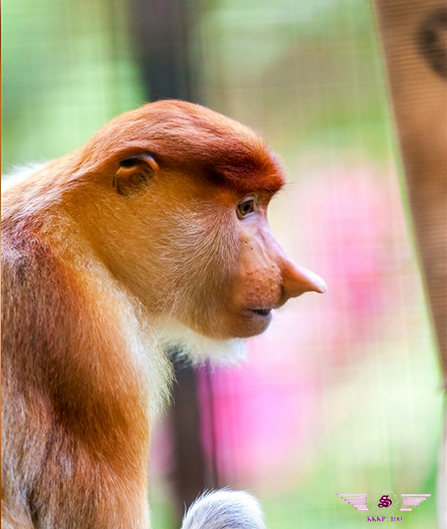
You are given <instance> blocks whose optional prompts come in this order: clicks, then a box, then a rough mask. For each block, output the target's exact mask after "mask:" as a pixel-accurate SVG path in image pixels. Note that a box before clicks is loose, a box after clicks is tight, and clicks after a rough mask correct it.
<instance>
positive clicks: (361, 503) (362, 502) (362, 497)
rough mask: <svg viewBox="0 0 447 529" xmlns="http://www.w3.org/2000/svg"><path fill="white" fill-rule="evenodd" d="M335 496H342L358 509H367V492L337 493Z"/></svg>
mask: <svg viewBox="0 0 447 529" xmlns="http://www.w3.org/2000/svg"><path fill="white" fill-rule="evenodd" d="M337 496H340V497H341V498H343V499H344V500H345V501H347V502H348V503H349V505H352V506H353V507H355V508H356V509H357V510H358V511H369V509H368V506H367V505H366V499H367V497H368V494H337Z"/></svg>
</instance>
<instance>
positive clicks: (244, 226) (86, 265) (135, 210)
mask: <svg viewBox="0 0 447 529" xmlns="http://www.w3.org/2000/svg"><path fill="white" fill-rule="evenodd" d="M137 155H138V156H140V158H138V159H137V162H134V161H131V162H130V163H129V162H128V163H127V164H126V163H125V161H126V159H128V158H129V157H130V156H133V157H135V156H137ZM283 182H284V180H283V176H282V173H281V170H280V168H279V166H278V163H277V161H276V159H275V158H274V156H273V155H272V154H271V153H270V152H269V150H268V148H267V147H266V146H265V144H264V143H263V142H262V140H260V138H259V137H258V136H256V135H255V134H254V133H253V132H252V131H251V130H250V129H247V128H246V127H243V126H242V125H240V124H238V123H236V122H234V121H232V120H230V119H228V118H225V117H223V116H221V115H219V114H216V113H214V112H212V111H210V110H208V109H205V108H203V107H199V106H196V105H191V104H189V103H183V102H173V101H164V102H159V103H153V104H150V105H146V106H144V107H142V108H141V109H138V110H135V111H132V112H128V113H126V114H123V115H122V116H118V117H117V118H115V119H114V120H112V121H111V122H110V123H109V124H107V125H106V126H105V127H104V128H103V129H101V130H100V131H99V132H98V133H97V134H96V135H95V136H94V137H93V138H92V139H91V140H90V141H89V142H88V143H87V144H86V146H84V147H82V148H80V149H78V150H77V151H75V152H74V153H71V154H69V155H67V156H65V157H63V158H60V159H57V160H54V161H52V162H49V163H48V164H46V165H44V166H43V167H42V168H40V169H38V170H35V171H31V173H30V175H28V177H27V178H26V179H25V180H23V181H22V182H20V183H17V184H16V185H15V186H13V187H11V188H10V189H9V190H7V191H6V192H5V194H4V201H3V213H2V228H3V237H2V292H3V312H2V329H3V337H2V351H3V355H2V377H3V384H2V527H4V529H7V528H14V529H28V528H33V527H34V528H35V527H39V528H42V529H43V528H45V529H56V528H57V529H64V528H67V529H68V528H70V529H87V528H92V529H93V528H94V529H120V528H123V529H124V528H129V529H130V528H132V529H137V528H138V529H143V528H147V527H148V526H149V520H148V512H147V506H146V490H147V486H146V461H147V454H148V449H149V419H150V417H151V416H152V415H153V411H154V408H156V407H157V406H158V405H159V403H160V402H161V401H163V399H164V398H165V396H166V392H167V389H168V387H169V377H170V367H169V365H168V361H167V359H166V358H165V357H164V356H163V354H162V348H161V341H162V339H166V334H163V332H165V331H164V330H163V329H165V328H166V329H168V330H169V329H170V328H171V327H172V326H174V327H175V326H176V325H177V324H178V325H180V328H181V329H184V330H185V332H186V333H191V332H194V333H195V335H197V336H198V337H199V338H198V339H199V341H200V340H202V339H206V338H204V337H206V336H208V337H209V338H213V339H215V343H217V344H218V346H219V347H220V346H221V344H222V343H226V342H224V340H232V339H234V338H237V337H244V336H250V335H253V334H257V333H259V332H262V331H263V330H264V329H265V328H266V327H267V325H268V323H269V318H270V316H268V315H267V316H266V315H261V314H259V313H258V312H256V311H259V309H264V310H270V309H271V308H276V307H278V306H280V305H282V304H283V303H285V301H286V300H287V299H288V298H289V297H292V296H296V295H299V294H301V293H302V292H304V291H307V290H317V291H321V290H324V287H323V286H322V283H321V282H319V280H318V279H315V277H314V276H311V275H309V274H308V273H307V272H305V271H304V270H303V269H301V268H299V267H297V266H296V265H295V264H294V263H292V262H291V261H290V260H289V259H288V258H287V256H286V255H285V254H284V252H283V251H282V250H281V248H280V247H279V245H278V244H277V243H276V241H275V240H274V238H273V236H272V235H271V234H270V232H269V230H268V225H267V220H266V208H267V205H268V202H269V200H270V198H271V196H272V195H273V194H274V193H275V192H276V191H278V189H280V188H281V186H282V185H283ZM247 194H249V195H250V196H251V195H252V196H253V197H255V202H254V203H255V204H256V210H255V211H254V212H253V214H250V215H248V216H247V218H243V219H238V217H237V216H236V213H235V211H236V208H237V205H238V203H239V202H240V201H241V200H242V199H244V197H245V196H246V195H247ZM173 322H174V323H173ZM169 332H171V331H168V334H169ZM160 336H163V338H160ZM168 338H169V337H168ZM175 340H178V336H176V337H175ZM209 343H211V341H210V342H209ZM213 343H214V342H213Z"/></svg>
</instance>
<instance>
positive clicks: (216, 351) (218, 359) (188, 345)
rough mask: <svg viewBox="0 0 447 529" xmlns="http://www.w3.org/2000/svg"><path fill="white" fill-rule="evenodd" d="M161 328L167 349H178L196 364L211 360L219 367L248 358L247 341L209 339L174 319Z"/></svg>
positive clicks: (166, 321) (163, 324)
mask: <svg viewBox="0 0 447 529" xmlns="http://www.w3.org/2000/svg"><path fill="white" fill-rule="evenodd" d="M160 327H161V330H160V331H159V335H160V339H161V341H162V343H164V344H165V346H167V347H173V348H176V347H178V348H179V349H180V350H181V351H182V353H184V354H185V357H186V358H187V359H189V360H191V361H192V362H193V363H194V364H201V363H203V362H205V360H211V362H212V363H213V364H217V365H233V364H238V363H240V362H241V361H243V360H245V359H246V358H247V347H246V345H245V341H244V340H242V339H240V338H233V339H231V340H215V339H213V338H207V337H206V336H203V335H201V334H199V333H197V332H195V331H193V330H192V329H190V328H189V327H186V326H185V325H183V324H182V323H180V322H179V321H177V320H174V319H170V320H165V321H164V322H163V323H162V325H160Z"/></svg>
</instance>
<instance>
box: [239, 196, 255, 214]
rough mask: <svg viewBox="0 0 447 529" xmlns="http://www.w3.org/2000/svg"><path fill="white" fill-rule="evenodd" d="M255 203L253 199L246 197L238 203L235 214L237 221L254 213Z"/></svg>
mask: <svg viewBox="0 0 447 529" xmlns="http://www.w3.org/2000/svg"><path fill="white" fill-rule="evenodd" d="M255 207H256V203H255V199H254V198H253V197H246V198H244V199H243V200H241V201H240V202H239V204H238V205H237V207H236V213H237V216H238V218H239V219H243V218H245V217H247V216H248V215H250V214H251V213H253V212H254V211H255Z"/></svg>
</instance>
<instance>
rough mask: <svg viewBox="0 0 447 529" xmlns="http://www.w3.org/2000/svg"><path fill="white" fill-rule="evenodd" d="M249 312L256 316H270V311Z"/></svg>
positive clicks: (255, 310)
mask: <svg viewBox="0 0 447 529" xmlns="http://www.w3.org/2000/svg"><path fill="white" fill-rule="evenodd" d="M248 310H249V312H252V313H253V314H256V315H257V316H264V317H265V316H270V313H271V312H272V309H271V308H269V309H248Z"/></svg>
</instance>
